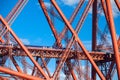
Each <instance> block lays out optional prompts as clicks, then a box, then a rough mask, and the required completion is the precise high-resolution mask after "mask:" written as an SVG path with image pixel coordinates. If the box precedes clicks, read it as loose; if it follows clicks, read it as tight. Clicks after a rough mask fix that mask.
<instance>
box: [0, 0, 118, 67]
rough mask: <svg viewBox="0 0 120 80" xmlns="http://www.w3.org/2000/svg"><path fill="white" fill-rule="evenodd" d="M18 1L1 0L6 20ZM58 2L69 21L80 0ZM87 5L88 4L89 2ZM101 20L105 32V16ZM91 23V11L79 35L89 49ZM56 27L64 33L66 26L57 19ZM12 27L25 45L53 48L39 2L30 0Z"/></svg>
mask: <svg viewBox="0 0 120 80" xmlns="http://www.w3.org/2000/svg"><path fill="white" fill-rule="evenodd" d="M17 1H18V0H0V5H1V6H0V14H1V15H2V16H3V17H4V18H5V17H6V16H7V14H8V13H9V12H10V11H11V9H12V8H13V7H14V6H15V4H16V3H17ZM111 1H112V6H113V13H114V20H115V25H116V31H117V35H120V31H119V30H120V27H119V23H120V16H119V14H120V13H119V11H118V9H117V8H116V6H115V4H114V3H113V0H111ZM45 2H46V5H47V6H49V1H48V0H45ZM57 2H58V5H59V6H60V8H61V9H62V11H63V13H64V14H65V15H66V17H67V18H68V19H69V18H70V16H71V14H72V12H73V10H74V9H75V7H76V5H77V3H78V0H57ZM85 3H87V1H86V2H85ZM85 5H86V4H85ZM85 5H84V6H85ZM82 10H83V8H82ZM82 10H81V11H82ZM80 16H81V13H80V12H79V15H78V16H77V18H76V19H75V21H74V22H73V24H72V25H73V27H74V28H75V25H76V22H77V21H78V19H79V17H80ZM99 20H100V21H99V27H100V29H101V30H103V29H104V27H105V25H106V22H105V19H104V15H103V14H101V16H100V18H99ZM91 23H92V16H91V11H89V14H88V16H87V18H86V20H85V22H84V24H83V27H82V29H81V31H80V33H79V37H80V39H81V40H82V42H83V43H84V44H85V46H86V48H88V49H89V48H90V47H91V45H90V44H91V38H92V36H91V33H92V32H91V30H92V27H91V26H92V25H91ZM54 25H55V26H56V29H57V31H58V32H59V33H60V32H61V31H62V29H63V26H64V24H63V23H62V22H61V21H59V20H57V19H55V22H54ZM11 27H12V29H13V30H14V32H15V33H16V34H17V35H18V37H19V38H20V39H21V40H22V41H23V42H24V43H25V44H30V45H39V46H52V45H53V44H54V42H55V39H54V36H53V34H52V32H51V29H50V27H49V25H48V23H47V21H46V19H45V16H44V14H43V12H42V9H41V8H40V6H39V4H38V0H29V2H28V3H27V5H26V6H25V7H24V9H23V10H22V12H21V13H20V15H19V16H18V17H17V19H16V20H15V21H14V23H13V24H12V26H11ZM49 66H50V65H49ZM51 67H52V66H51Z"/></svg>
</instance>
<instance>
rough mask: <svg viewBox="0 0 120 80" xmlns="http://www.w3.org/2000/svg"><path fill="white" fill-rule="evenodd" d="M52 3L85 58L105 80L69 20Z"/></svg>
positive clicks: (53, 1)
mask: <svg viewBox="0 0 120 80" xmlns="http://www.w3.org/2000/svg"><path fill="white" fill-rule="evenodd" d="M51 2H52V4H53V5H54V7H55V8H56V10H57V11H58V13H59V14H60V16H61V17H62V19H63V20H64V22H65V24H66V25H67V27H68V29H69V30H70V31H71V32H72V34H73V35H74V37H75V40H76V41H77V42H78V44H79V45H80V47H81V48H82V50H83V52H84V53H85V55H86V56H87V58H88V59H89V61H90V62H91V64H92V65H93V66H94V68H95V70H96V71H97V73H98V75H99V76H100V78H101V79H102V80H105V77H104V75H103V74H102V73H101V71H100V70H99V68H98V66H97V65H96V64H95V62H94V60H93V59H92V57H91V56H90V54H89V53H88V51H87V50H86V49H85V47H84V45H83V44H82V42H81V41H80V39H79V38H78V36H77V34H76V32H75V31H74V29H73V28H72V26H71V25H70V23H69V21H68V20H67V19H66V17H65V16H64V14H63V13H62V11H61V10H60V8H59V7H58V5H57V3H56V2H55V0H51Z"/></svg>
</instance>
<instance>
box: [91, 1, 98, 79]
mask: <svg viewBox="0 0 120 80" xmlns="http://www.w3.org/2000/svg"><path fill="white" fill-rule="evenodd" d="M96 38H97V0H94V3H93V9H92V51H96V44H97V40H96ZM91 75H92V79H93V80H96V71H95V69H94V67H93V66H92V74H91Z"/></svg>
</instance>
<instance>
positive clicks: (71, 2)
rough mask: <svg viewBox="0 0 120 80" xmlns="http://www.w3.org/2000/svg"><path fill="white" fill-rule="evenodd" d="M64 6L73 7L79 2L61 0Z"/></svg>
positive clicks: (75, 0) (76, 0)
mask: <svg viewBox="0 0 120 80" xmlns="http://www.w3.org/2000/svg"><path fill="white" fill-rule="evenodd" d="M61 1H62V3H63V4H64V5H67V6H74V5H76V4H77V3H78V2H79V1H80V0H61Z"/></svg>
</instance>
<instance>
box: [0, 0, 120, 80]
mask: <svg viewBox="0 0 120 80" xmlns="http://www.w3.org/2000/svg"><path fill="white" fill-rule="evenodd" d="M38 2H39V4H40V6H41V9H42V10H43V13H44V15H45V17H46V19H47V21H48V23H49V26H50V29H51V31H52V32H53V35H54V37H55V41H56V42H55V43H54V44H53V47H41V46H30V45H24V44H23V43H22V42H21V41H20V39H19V38H18V37H17V35H16V34H15V33H14V31H13V30H12V29H11V28H10V25H11V24H12V22H13V21H14V20H15V18H16V17H17V15H19V13H20V12H21V10H22V8H23V7H24V5H25V4H26V3H27V0H18V3H17V4H16V6H15V7H14V9H13V10H12V11H11V12H10V14H9V15H8V16H7V18H6V19H4V18H3V17H2V16H0V65H1V66H0V72H1V75H0V78H1V80H9V79H23V80H24V79H25V80H58V79H60V75H61V74H64V77H65V78H64V79H66V80H96V79H98V77H99V78H100V79H101V80H112V79H114V77H113V76H115V77H117V78H118V80H120V63H119V61H120V54H119V46H120V38H119V39H117V37H116V34H117V32H116V30H115V29H116V26H115V22H114V19H113V13H112V5H111V1H110V0H86V1H85V0H80V1H79V3H78V5H77V6H76V8H75V10H74V12H73V14H72V16H71V18H70V20H68V19H67V18H66V17H65V15H64V14H63V12H62V10H61V8H60V7H59V6H58V3H57V2H59V1H57V2H56V0H50V1H49V2H50V4H51V9H48V7H46V5H45V2H44V1H43V0H38ZM114 2H115V4H116V6H117V8H118V10H120V5H119V0H114ZM85 3H87V4H86V6H85V5H84V4H85ZM83 5H84V6H83ZM98 5H99V6H98ZM82 7H83V8H84V9H82V12H81V17H80V19H79V21H78V23H77V26H76V28H75V29H74V28H73V26H72V22H73V21H74V20H75V17H76V16H77V15H78V14H79V12H80V9H81V8H82ZM91 7H92V31H91V33H92V40H91V41H92V50H91V51H88V50H87V49H86V48H85V46H84V44H83V43H82V41H81V40H80V37H79V36H78V34H79V31H80V29H81V27H82V26H83V24H84V21H85V19H86V18H87V15H88V12H89V10H90V8H91ZM99 7H100V9H102V11H103V12H102V13H103V14H104V18H105V21H106V24H107V27H108V28H107V29H108V31H109V35H110V36H111V43H112V45H110V46H108V44H106V43H107V39H106V34H102V35H101V36H100V37H101V38H100V39H101V43H98V38H97V37H98V31H99V29H101V27H99V24H98V22H99V19H98V15H99V14H98V11H99ZM49 8H50V7H49ZM50 15H52V16H54V17H57V18H59V19H60V20H61V21H62V22H63V23H64V29H63V31H61V33H60V34H59V33H58V31H57V30H56V26H55V25H54V24H53V23H54V22H53V20H52V18H51V16H50ZM67 32H69V33H70V34H71V37H68V36H67ZM86 33H87V32H86ZM62 41H65V42H66V46H65V47H63V43H62ZM19 58H20V60H18V59H19ZM25 58H27V59H25ZM8 59H9V60H11V62H12V63H13V65H14V68H10V66H6V65H5V64H8V63H7V60H8ZM28 59H30V61H31V63H33V64H30V63H29V62H28V61H29V60H28ZM51 59H55V60H54V61H53V62H52V63H50V61H51ZM82 61H84V62H82ZM54 62H55V63H54ZM80 62H81V63H85V64H83V65H82V64H80ZM53 63H54V64H56V68H55V71H54V72H50V70H49V66H48V64H51V65H52V64H53ZM21 66H24V67H21ZM82 66H85V68H86V69H85V68H82ZM12 67H13V66H12ZM27 68H29V71H30V73H29V74H28V73H27V71H28V69H27ZM115 71H116V72H115ZM115 73H117V75H114V74H115Z"/></svg>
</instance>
